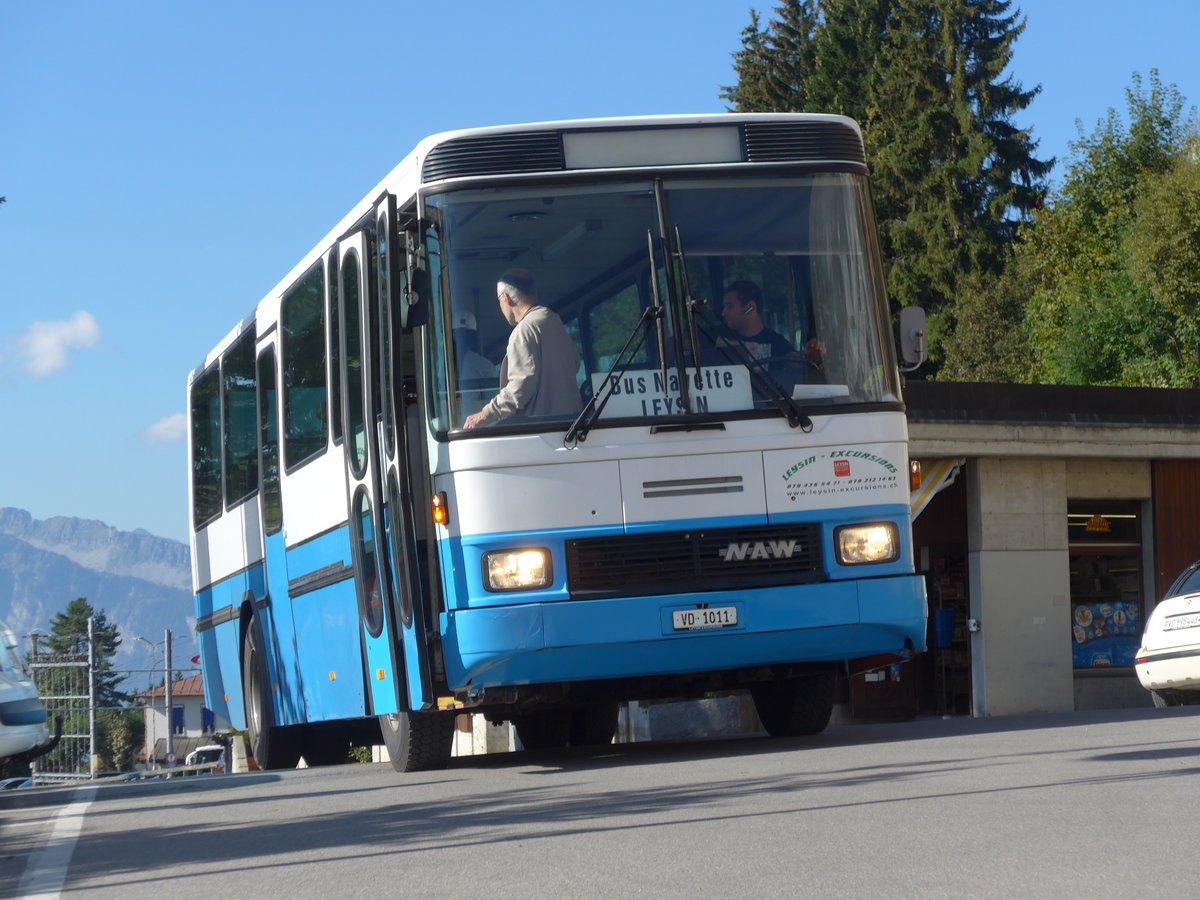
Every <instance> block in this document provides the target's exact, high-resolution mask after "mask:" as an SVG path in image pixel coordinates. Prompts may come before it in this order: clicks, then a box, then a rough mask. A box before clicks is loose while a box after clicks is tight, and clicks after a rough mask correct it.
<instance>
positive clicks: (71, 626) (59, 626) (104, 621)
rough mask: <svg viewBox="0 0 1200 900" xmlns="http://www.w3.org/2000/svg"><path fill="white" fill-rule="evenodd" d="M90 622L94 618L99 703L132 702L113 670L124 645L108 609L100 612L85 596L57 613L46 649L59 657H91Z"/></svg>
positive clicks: (108, 704) (118, 675)
mask: <svg viewBox="0 0 1200 900" xmlns="http://www.w3.org/2000/svg"><path fill="white" fill-rule="evenodd" d="M88 619H94V621H93V624H92V634H93V637H94V638H95V641H96V649H95V663H96V702H97V705H98V706H102V707H116V706H121V705H123V704H125V703H128V702H129V695H128V694H126V693H123V692H122V691H120V690H119V689H118V685H119V684H120V681H121V675H120V673H118V672H114V671H113V659H115V657H116V655H117V648H119V647H120V646H121V634H120V632H119V631H118V630H117V626H116V625H113V624H111V623H109V621H108V618H107V616H106V615H105V614H104V610H100V611H98V612H97V611H96V610H94V609H93V608H92V605H91V604H90V603H89V602H88V601H87V599H86V598H85V597H77V598H75V599H74V600H72V601H71V602H70V603H69V604H67V608H66V609H65V610H64V611H63V612H60V613H55V614H54V616H53V618H51V620H50V636H49V637H48V638H47V640H46V647H47V649H48V650H49V651H50V652H51V653H55V654H76V655H80V656H84V657H86V656H87V652H88V646H87V641H88Z"/></svg>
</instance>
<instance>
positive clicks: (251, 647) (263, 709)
mask: <svg viewBox="0 0 1200 900" xmlns="http://www.w3.org/2000/svg"><path fill="white" fill-rule="evenodd" d="M242 697H243V699H244V702H245V706H246V730H247V731H248V732H249V735H250V754H251V755H252V756H253V757H254V762H255V763H257V764H258V767H259V768H260V769H294V768H296V763H298V762H299V761H300V741H299V736H300V735H299V733H298V731H297V729H295V728H286V727H280V726H278V725H275V724H274V722H275V702H274V698H273V697H272V695H271V686H270V676H269V675H268V674H267V658H266V654H265V653H264V643H263V637H262V628H261V627H260V626H259V624H258V619H257V618H254V619H251V620H250V627H249V628H247V629H246V634H245V637H243V638H242Z"/></svg>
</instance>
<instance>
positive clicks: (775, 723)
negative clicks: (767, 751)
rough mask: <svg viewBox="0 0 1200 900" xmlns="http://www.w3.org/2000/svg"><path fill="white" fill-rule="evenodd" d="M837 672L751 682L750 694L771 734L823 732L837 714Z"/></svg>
mask: <svg viewBox="0 0 1200 900" xmlns="http://www.w3.org/2000/svg"><path fill="white" fill-rule="evenodd" d="M836 686H837V673H836V672H835V671H834V670H833V669H828V670H826V671H823V672H816V673H814V674H812V675H804V676H802V677H800V678H787V679H784V680H782V681H762V682H759V683H758V684H754V685H751V687H750V696H751V697H753V698H754V708H755V709H756V710H757V711H758V717H759V719H761V720H762V724H763V728H765V729H766V730H767V734H769V735H771V737H798V736H799V735H804V734H820V733H821V732H822V731H824V730H825V726H826V725H828V724H829V717H830V716H831V715H832V714H833V693H834V689H835V688H836Z"/></svg>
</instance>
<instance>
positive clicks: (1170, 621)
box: [1163, 613, 1200, 631]
mask: <svg viewBox="0 0 1200 900" xmlns="http://www.w3.org/2000/svg"><path fill="white" fill-rule="evenodd" d="M1197 626H1200V613H1188V614H1187V615H1183V616H1167V618H1166V619H1165V620H1163V631H1174V630H1175V629H1176V628H1195V627H1197Z"/></svg>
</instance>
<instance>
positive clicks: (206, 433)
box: [191, 365, 221, 529]
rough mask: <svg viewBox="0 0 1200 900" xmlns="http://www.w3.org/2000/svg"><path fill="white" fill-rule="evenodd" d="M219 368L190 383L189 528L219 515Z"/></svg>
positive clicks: (197, 526) (211, 369)
mask: <svg viewBox="0 0 1200 900" xmlns="http://www.w3.org/2000/svg"><path fill="white" fill-rule="evenodd" d="M220 378H221V370H220V367H219V366H215V365H214V366H213V367H212V368H210V369H209V370H208V371H207V372H205V373H204V374H203V375H201V376H200V377H199V378H197V379H196V380H195V381H194V382H192V400H191V414H192V435H191V438H192V527H193V528H196V529H199V528H201V527H202V526H203V525H205V524H206V523H208V522H210V521H212V520H213V519H215V518H216V517H217V516H219V515H220V514H221V391H220V387H221V383H220Z"/></svg>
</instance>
